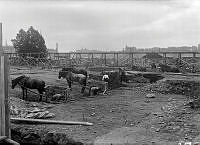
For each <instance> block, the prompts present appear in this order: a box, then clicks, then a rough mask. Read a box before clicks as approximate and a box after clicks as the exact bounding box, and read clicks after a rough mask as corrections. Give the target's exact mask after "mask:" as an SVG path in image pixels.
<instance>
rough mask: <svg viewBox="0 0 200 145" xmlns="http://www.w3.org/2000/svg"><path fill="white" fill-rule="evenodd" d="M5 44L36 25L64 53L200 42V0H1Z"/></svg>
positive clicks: (48, 42)
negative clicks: (78, 50)
mask: <svg viewBox="0 0 200 145" xmlns="http://www.w3.org/2000/svg"><path fill="white" fill-rule="evenodd" d="M0 22H2V23H3V44H5V41H6V40H7V42H8V44H11V41H10V40H11V39H13V38H15V37H16V34H17V33H18V31H19V30H20V29H21V28H22V29H24V30H27V29H28V28H29V27H30V26H33V27H34V28H35V29H37V30H39V31H41V33H42V35H43V37H44V38H45V41H46V45H47V47H48V48H55V46H56V42H58V44H59V51H60V52H67V51H71V50H75V49H81V48H87V49H97V50H108V51H109V50H121V49H122V48H124V47H125V45H126V44H127V45H128V46H136V47H137V48H148V47H168V46H183V45H188V46H191V45H197V44H198V43H200V1H198V0H162V1H160V0H142V1H139V0H135V1H84V0H82V1H75V2H73V1H65V0H59V1H54V0H51V1H47V0H43V1H42V0H36V1H31V0H29V1H28V0H24V1H15V0H10V1H8V0H5V1H4V0H0Z"/></svg>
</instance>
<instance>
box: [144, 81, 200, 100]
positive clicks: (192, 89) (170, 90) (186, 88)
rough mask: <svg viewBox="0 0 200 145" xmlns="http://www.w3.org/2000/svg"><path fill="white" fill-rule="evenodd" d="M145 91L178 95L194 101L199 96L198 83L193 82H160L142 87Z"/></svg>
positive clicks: (199, 84) (199, 83)
mask: <svg viewBox="0 0 200 145" xmlns="http://www.w3.org/2000/svg"><path fill="white" fill-rule="evenodd" d="M144 89H145V91H148V92H154V93H156V92H157V93H162V94H179V95H186V96H189V97H191V99H196V98H198V97H199V94H200V82H199V81H195V80H185V79H180V80H173V79H171V80H170V79H168V80H166V79H165V80H162V81H158V82H157V83H155V84H151V85H147V86H145V87H144Z"/></svg>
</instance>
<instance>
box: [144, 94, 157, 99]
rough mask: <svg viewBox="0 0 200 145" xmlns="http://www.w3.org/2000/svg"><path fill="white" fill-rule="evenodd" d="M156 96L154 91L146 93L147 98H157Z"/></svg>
mask: <svg viewBox="0 0 200 145" xmlns="http://www.w3.org/2000/svg"><path fill="white" fill-rule="evenodd" d="M155 96H156V95H155V94H154V93H151V94H147V95H146V97H147V98H155Z"/></svg>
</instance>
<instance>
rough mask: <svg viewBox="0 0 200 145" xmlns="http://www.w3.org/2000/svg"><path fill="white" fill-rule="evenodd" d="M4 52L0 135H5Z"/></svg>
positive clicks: (0, 79)
mask: <svg viewBox="0 0 200 145" xmlns="http://www.w3.org/2000/svg"><path fill="white" fill-rule="evenodd" d="M3 58H4V57H3V56H2V54H1V55H0V86H1V87H0V108H1V109H0V124H1V126H0V127H1V128H0V129H1V132H0V136H5V104H4V101H5V92H4V91H5V90H4V60H3Z"/></svg>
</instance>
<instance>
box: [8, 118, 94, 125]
mask: <svg viewBox="0 0 200 145" xmlns="http://www.w3.org/2000/svg"><path fill="white" fill-rule="evenodd" d="M10 120H11V122H12V123H16V124H18V123H19V124H60V125H84V126H92V125H93V123H89V122H77V121H60V120H46V119H25V118H11V119H10Z"/></svg>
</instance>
